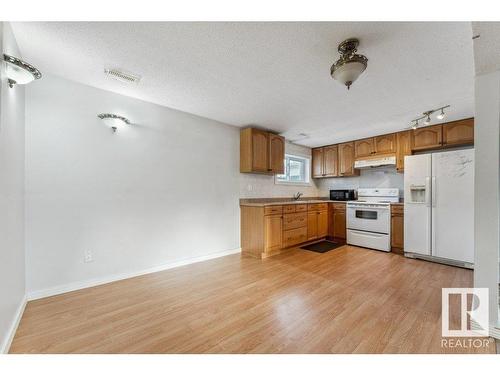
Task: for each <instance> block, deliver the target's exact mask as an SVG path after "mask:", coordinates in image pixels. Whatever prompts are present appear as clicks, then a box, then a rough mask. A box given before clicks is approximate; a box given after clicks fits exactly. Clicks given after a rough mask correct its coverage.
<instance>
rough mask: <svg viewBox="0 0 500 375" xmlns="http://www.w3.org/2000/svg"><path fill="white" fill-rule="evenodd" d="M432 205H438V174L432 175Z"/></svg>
mask: <svg viewBox="0 0 500 375" xmlns="http://www.w3.org/2000/svg"><path fill="white" fill-rule="evenodd" d="M431 189H432V207H436V176H432V183H431Z"/></svg>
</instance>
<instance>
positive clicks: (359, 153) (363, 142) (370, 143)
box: [354, 138, 375, 159]
mask: <svg viewBox="0 0 500 375" xmlns="http://www.w3.org/2000/svg"><path fill="white" fill-rule="evenodd" d="M374 140H375V139H374V138H366V139H360V140H359V141H355V142H354V149H355V158H356V159H359V158H364V157H366V156H371V155H373V154H374V153H375V142H374Z"/></svg>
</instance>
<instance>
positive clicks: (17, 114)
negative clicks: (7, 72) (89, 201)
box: [0, 22, 25, 353]
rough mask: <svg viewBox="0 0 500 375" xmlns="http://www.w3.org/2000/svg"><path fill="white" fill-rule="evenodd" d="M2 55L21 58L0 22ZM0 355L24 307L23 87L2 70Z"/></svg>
mask: <svg viewBox="0 0 500 375" xmlns="http://www.w3.org/2000/svg"><path fill="white" fill-rule="evenodd" d="M0 47H2V48H1V50H2V56H3V53H7V54H11V55H14V56H20V54H19V50H18V48H17V45H16V41H15V39H14V36H13V34H12V30H11V28H10V25H9V24H7V23H1V22H0ZM0 71H1V72H2V73H1V82H0V85H1V88H0V97H1V98H0V353H1V352H3V351H5V350H7V349H8V346H9V345H10V339H12V334H13V331H14V329H15V325H16V320H17V317H18V315H19V312H20V310H22V307H23V306H24V296H25V265H24V264H25V257H24V87H22V86H16V87H14V88H12V89H10V88H9V87H8V85H7V82H6V77H5V76H4V69H0Z"/></svg>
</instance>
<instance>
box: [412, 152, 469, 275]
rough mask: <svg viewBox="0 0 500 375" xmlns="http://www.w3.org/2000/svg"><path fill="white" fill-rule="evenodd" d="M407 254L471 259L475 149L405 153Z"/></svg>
mask: <svg viewBox="0 0 500 375" xmlns="http://www.w3.org/2000/svg"><path fill="white" fill-rule="evenodd" d="M404 203H405V204H404V251H405V254H406V255H409V256H412V255H413V256H416V257H419V255H423V256H424V257H425V258H431V259H432V258H434V257H435V258H436V260H439V259H441V260H449V261H452V263H464V264H463V265H464V266H472V265H473V263H474V150H473V149H465V150H457V151H445V152H436V153H432V154H422V155H413V156H406V157H405V171H404Z"/></svg>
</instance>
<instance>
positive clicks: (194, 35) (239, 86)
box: [12, 22, 474, 146]
mask: <svg viewBox="0 0 500 375" xmlns="http://www.w3.org/2000/svg"><path fill="white" fill-rule="evenodd" d="M12 26H13V29H14V32H15V36H16V38H17V41H18V44H19V47H20V50H21V53H22V55H23V58H24V59H26V60H27V61H28V62H30V63H32V64H34V65H35V66H37V67H38V68H39V69H40V70H41V71H42V72H50V73H53V74H56V75H59V76H62V77H65V78H68V79H71V80H74V81H78V82H81V83H84V84H88V85H91V86H95V87H98V88H102V89H105V90H109V91H113V92H117V93H121V94H124V95H128V96H132V97H135V98H139V99H142V100H146V101H150V102H154V103H158V104H161V105H165V106H168V107H171V108H175V109H179V110H182V111H186V112H191V113H194V114H197V115H200V116H204V117H208V118H211V119H215V120H218V121H221V122H225V123H228V124H232V125H236V126H245V125H250V124H252V125H258V126H262V127H265V128H269V129H271V130H274V131H277V132H280V133H283V134H284V135H285V136H286V137H287V138H289V139H292V140H293V139H297V138H300V136H298V134H299V133H307V134H308V135H309V138H307V139H304V140H302V141H298V142H297V143H300V144H304V145H307V146H318V145H324V144H330V143H335V142H340V141H345V140H352V139H357V138H361V137H365V136H371V135H374V134H379V133H384V132H391V131H394V130H400V129H403V128H405V127H407V126H408V124H409V121H410V120H412V119H413V118H414V117H416V116H417V115H419V114H420V113H421V112H423V111H425V110H428V109H431V108H435V107H438V106H442V105H445V104H451V110H450V112H449V117H448V118H447V119H446V120H449V119H459V118H465V117H470V116H473V114H474V79H473V75H474V67H473V52H472V40H471V36H472V31H471V24H470V23H468V22H436V23H431V22H426V23H412V22H401V23H398V22H352V23H346V22H315V23H307V22H297V23H288V22H286V23H285V22H281V23H280V22H271V23H256V22H247V23H213V22H205V23H203V22H187V23H180V22H157V23H153V22H149V23H147V22H99V23H97V22H95V23H92V22H64V23H61V22H20V23H13V25H12ZM348 37H357V38H359V39H360V41H361V44H360V47H359V53H362V54H364V55H366V56H367V57H368V59H369V61H368V68H367V70H366V71H365V73H364V74H363V75H362V76H361V77H360V78H359V80H358V81H356V82H355V83H354V84H353V86H352V87H351V90H350V91H347V90H346V89H345V87H343V86H341V85H340V84H339V83H337V82H335V81H334V80H332V79H331V78H330V66H331V64H332V62H333V61H335V60H336V59H337V58H338V53H337V45H338V43H339V42H341V41H342V40H343V39H346V38H348ZM104 68H120V69H123V70H126V71H130V72H133V73H136V74H139V75H141V76H142V77H143V78H142V80H141V82H140V84H139V85H138V86H126V85H123V84H121V83H120V82H117V81H113V80H110V79H108V78H106V77H105V76H104V74H103V69H104ZM42 83H43V81H40V82H39V83H37V84H42Z"/></svg>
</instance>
